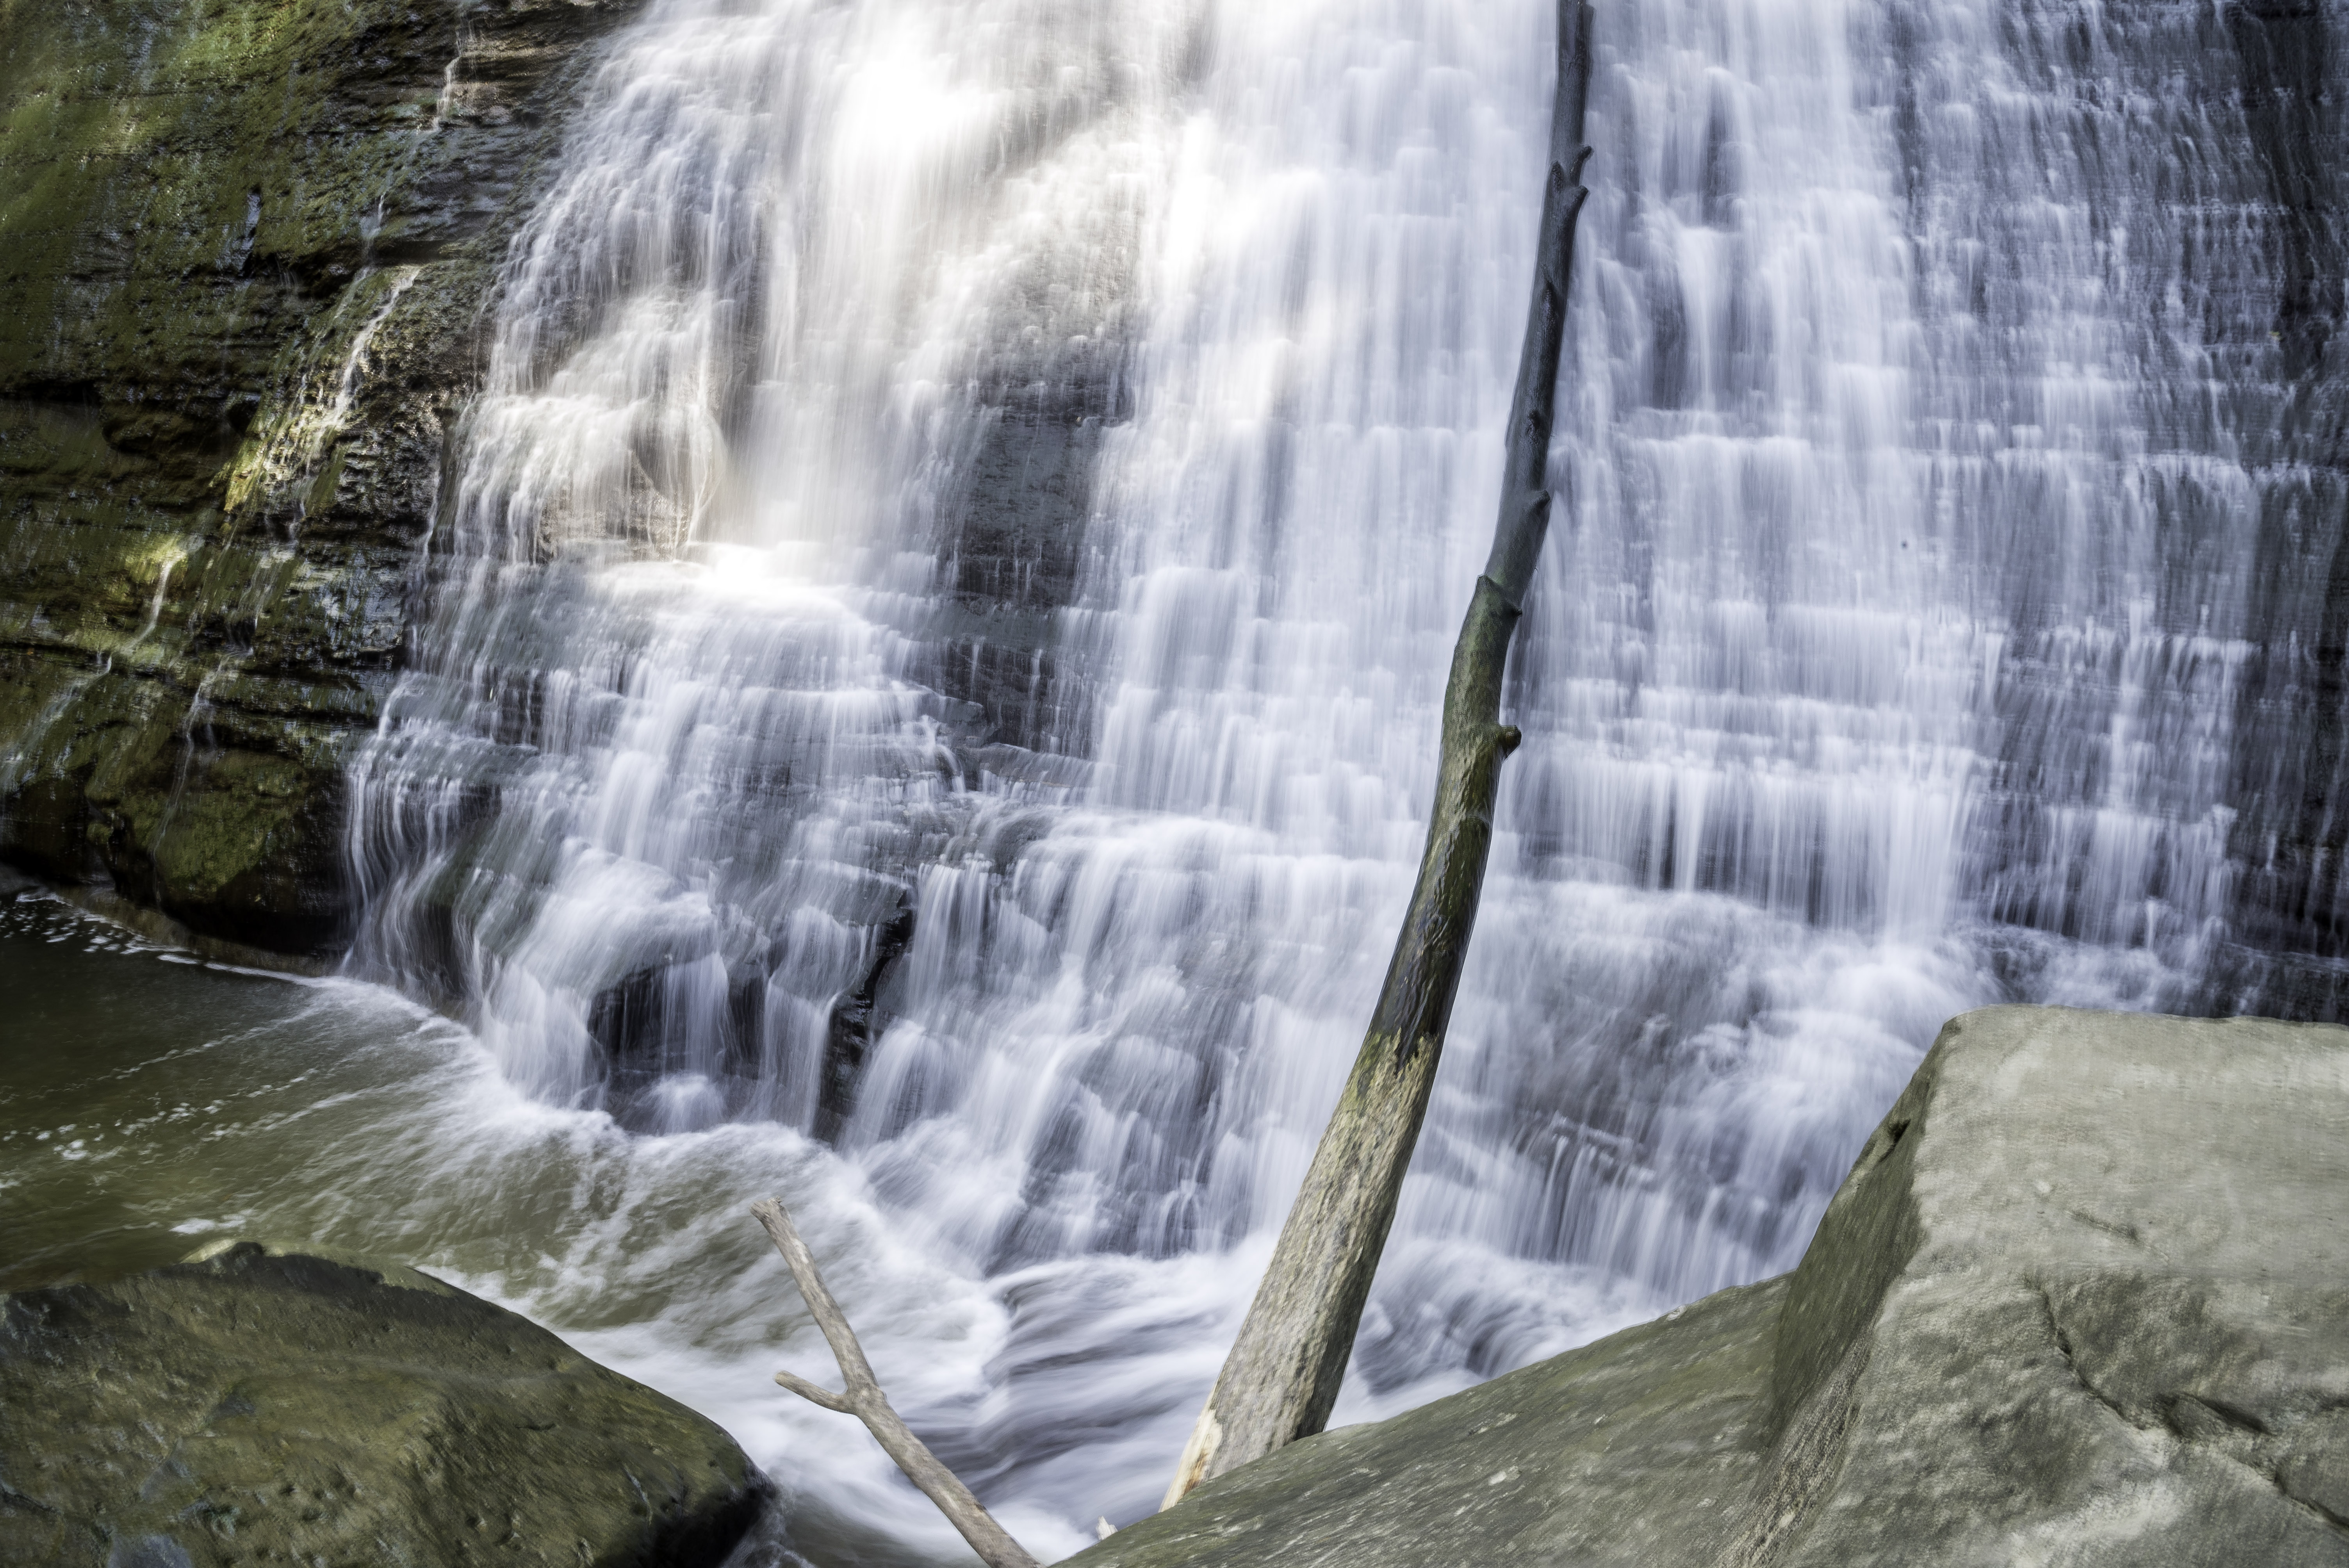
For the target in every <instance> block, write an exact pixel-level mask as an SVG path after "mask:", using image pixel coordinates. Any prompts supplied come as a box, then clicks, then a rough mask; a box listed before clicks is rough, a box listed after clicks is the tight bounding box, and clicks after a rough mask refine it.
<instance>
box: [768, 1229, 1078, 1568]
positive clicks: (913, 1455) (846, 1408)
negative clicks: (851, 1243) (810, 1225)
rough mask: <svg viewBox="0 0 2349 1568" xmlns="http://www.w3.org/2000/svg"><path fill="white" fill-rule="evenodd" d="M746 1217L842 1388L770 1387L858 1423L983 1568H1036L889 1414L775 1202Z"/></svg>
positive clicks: (850, 1332) (843, 1319)
mask: <svg viewBox="0 0 2349 1568" xmlns="http://www.w3.org/2000/svg"><path fill="white" fill-rule="evenodd" d="M750 1212H751V1214H752V1215H753V1216H755V1217H756V1218H757V1220H758V1222H759V1223H760V1224H761V1226H763V1227H764V1228H765V1230H766V1233H767V1234H768V1235H769V1236H771V1237H772V1238H773V1239H774V1243H775V1250H776V1251H777V1252H779V1253H782V1254H783V1262H784V1263H785V1264H788V1265H789V1266H790V1268H791V1271H792V1279H794V1280H796V1281H798V1282H799V1287H800V1295H802V1296H804V1297H806V1298H807V1304H808V1310H809V1311H810V1312H812V1313H813V1314H814V1315H815V1326H817V1327H818V1328H820V1329H822V1330H823V1337H824V1343H826V1344H827V1345H830V1346H832V1354H833V1359H834V1360H836V1361H838V1362H839V1363H840V1374H841V1377H843V1378H844V1379H846V1381H847V1384H848V1387H846V1388H845V1389H844V1390H843V1391H842V1392H840V1393H838V1394H835V1393H833V1392H832V1391H831V1390H830V1389H828V1388H823V1387H818V1386H817V1385H816V1384H813V1383H811V1382H809V1381H808V1380H807V1379H806V1378H804V1377H798V1376H796V1375H795V1374H793V1373H790V1372H778V1373H776V1374H775V1381H776V1382H778V1383H780V1384H781V1385H782V1386H783V1387H786V1388H788V1389H790V1390H791V1391H792V1393H794V1394H797V1395H798V1396H799V1397H800V1398H802V1399H806V1400H808V1401H810V1402H811V1403H813V1404H817V1405H821V1406H823V1408H825V1409H827V1410H837V1411H839V1412H840V1413H841V1414H843V1415H846V1416H854V1417H855V1418H857V1419H858V1420H860V1421H862V1422H864V1426H865V1429H866V1430H868V1431H870V1432H871V1433H872V1434H873V1436H874V1439H876V1440H878V1441H879V1443H880V1444H881V1447H882V1449H883V1450H884V1451H885V1452H886V1453H887V1454H888V1456H889V1457H890V1458H891V1459H893V1460H896V1461H897V1468H898V1469H899V1470H904V1471H905V1478H906V1479H907V1480H910V1481H912V1482H913V1483H914V1484H915V1485H916V1486H917V1487H920V1488H921V1489H922V1491H923V1492H924V1493H925V1494H926V1495H927V1496H928V1498H929V1500H930V1501H932V1502H935V1503H936V1504H937V1505H938V1511H939V1512H941V1513H943V1514H945V1515H946V1516H947V1523H949V1524H951V1525H953V1526H954V1527H955V1528H956V1529H957V1530H958V1531H960V1532H962V1538H963V1539H964V1540H965V1541H968V1542H970V1549H971V1550H972V1551H974V1552H976V1553H978V1555H979V1560H980V1561H981V1562H983V1563H986V1564H987V1565H988V1568H1037V1563H1036V1560H1035V1559H1034V1558H1033V1557H1030V1556H1029V1555H1028V1553H1027V1551H1026V1550H1025V1549H1024V1548H1022V1547H1021V1546H1020V1544H1019V1542H1017V1541H1014V1540H1012V1539H1011V1534H1010V1532H1009V1531H1007V1530H1005V1529H1004V1528H1003V1526H1001V1525H999V1524H998V1523H996V1522H995V1518H994V1516H993V1515H992V1514H990V1513H988V1511H987V1510H986V1509H985V1508H983V1507H981V1506H980V1505H979V1501H978V1499H977V1498H976V1497H973V1496H972V1495H971V1491H970V1488H968V1487H967V1486H965V1485H963V1484H962V1480H961V1479H960V1478H959V1477H957V1475H956V1474H955V1473H954V1471H952V1470H948V1469H947V1467H946V1466H945V1465H943V1464H941V1463H940V1462H939V1461H938V1457H937V1456H936V1454H934V1453H932V1452H930V1450H929V1449H928V1448H927V1447H926V1446H925V1445H924V1443H923V1442H922V1439H919V1438H917V1437H916V1436H914V1434H913V1432H912V1431H911V1430H910V1429H908V1428H907V1427H906V1425H905V1422H904V1421H903V1420H901V1419H899V1418H898V1416H897V1412H896V1411H895V1410H893V1409H891V1408H889V1400H888V1397H887V1396H886V1395H885V1394H883V1393H882V1392H881V1384H880V1381H879V1380H878V1379H877V1378H875V1377H874V1376H873V1367H872V1364H871V1363H869V1362H867V1361H866V1360H865V1359H864V1346H861V1345H859V1344H857V1342H856V1331H855V1330H854V1329H853V1328H851V1327H849V1326H848V1317H847V1315H845V1314H844V1313H843V1312H842V1311H841V1310H840V1304H839V1303H838V1302H836V1301H834V1300H833V1299H832V1292H831V1291H830V1290H828V1289H826V1288H825V1286H824V1283H823V1274H820V1273H818V1272H817V1270H816V1266H815V1256H814V1254H813V1253H810V1252H809V1251H808V1249H807V1243H805V1242H803V1241H802V1240H800V1233H799V1232H798V1230H797V1229H795V1228H794V1227H793V1226H792V1217H791V1215H790V1214H789V1213H788V1212H785V1211H784V1209H783V1205H782V1202H781V1200H780V1199H775V1198H761V1199H760V1200H759V1201H758V1202H755V1203H753V1204H751V1205H750Z"/></svg>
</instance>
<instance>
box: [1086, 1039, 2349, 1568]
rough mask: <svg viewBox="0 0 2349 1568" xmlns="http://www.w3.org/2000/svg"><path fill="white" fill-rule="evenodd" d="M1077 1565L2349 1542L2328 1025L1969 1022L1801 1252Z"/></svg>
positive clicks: (2239, 1566)
mask: <svg viewBox="0 0 2349 1568" xmlns="http://www.w3.org/2000/svg"><path fill="white" fill-rule="evenodd" d="M1071 1561H1072V1562H1074V1563H1082V1564H1085V1565H1086V1568H1112V1565H1116V1568H1162V1565H1171V1564H1175V1563H1201V1564H1204V1563H1216V1564H1217V1565H1218V1568H1247V1565H1251V1564H1258V1563H1262V1564H1271V1563H1279V1564H1281V1565H1282V1568H1319V1565H1325V1564H1326V1565H1339V1564H1342V1565H1343V1568H1389V1565H1392V1568H1437V1565H1448V1564H1454V1563H1460V1564H1466V1563H1475V1564H1480V1565H1482V1564H1495V1563H1544V1564H1552V1563H1555V1564H1567V1563H1577V1564H1580V1563H1592V1564H1596V1563H1620V1564H1633V1563H1637V1564H1640V1565H1641V1568H1671V1565H1678V1564H1688V1565H1692V1568H1824V1565H1827V1564H1834V1565H1837V1568H1841V1565H1845V1564H1859V1563H1881V1564H1894V1563H1898V1564H1902V1565H1904V1568H1906V1565H1922V1564H1952V1565H1954V1564H1960V1563H1964V1564H1983V1565H1986V1568H1987V1565H2005V1564H2019V1563H2032V1564H2067V1565H2078V1568H2090V1565H2106V1564H2110V1565H2114V1568H2118V1565H2120V1564H2130V1565H2144V1564H2178V1565H2181V1568H2186V1565H2209V1568H2243V1565H2249V1564H2259V1565H2261V1568H2286V1565H2292V1564H2314V1563H2326V1564H2349V1030H2344V1029H2339V1028H2333V1027H2317V1026H2292V1025H2282V1024H2271V1023H2264V1022H2255V1021H2250V1020H2238V1021H2233V1022H2227V1023H2211V1022H2200V1021H2189V1020H2185V1019H2176V1018H2153V1017H2143V1016H2116V1015H2106V1014H2095V1013H2083V1012H2073V1011H2066V1010H2061V1009H2053V1008H2027V1007H1998V1008H1991V1009H1986V1010H1984V1011H1982V1012H1978V1013H1970V1014H1968V1015H1966V1016H1963V1017H1961V1018H1959V1019H1957V1020H1955V1021H1954V1022H1952V1023H1951V1025H1950V1026H1948V1027H1947V1028H1946V1029H1944V1030H1943V1031H1942V1033H1941V1037H1940V1040H1939V1042H1937V1043H1936V1045H1935V1046H1934V1047H1933V1050H1932V1052H1931V1054H1930V1056H1928V1057H1926V1059H1925V1062H1924V1064H1923V1065H1922V1066H1921V1067H1920V1068H1919V1069H1918V1071H1917V1076H1916V1078H1915V1079H1914V1080H1913V1081H1912V1082H1911V1083H1910V1084H1909V1088H1908V1090H1907V1092H1906V1093H1904V1094H1903V1095H1902V1096H1901V1098H1900V1100H1899V1103H1898V1104H1897V1105H1895V1106H1894V1107H1893V1109H1892V1111H1891V1114H1890V1115H1889V1116H1887V1117H1886V1118H1885V1119H1884V1122H1883V1124H1882V1126H1880V1127H1879V1128H1878V1130H1877V1131H1876V1133H1875V1135H1874V1136H1873V1137H1872V1138H1871V1139H1870V1140H1868V1146H1867V1148H1866V1149H1865V1150H1862V1152H1861V1154H1860V1157H1859V1160H1858V1162H1857V1164H1856V1165H1855V1166H1854V1167H1853V1170H1852V1173H1851V1175H1850V1177H1849V1178H1847V1180H1846V1181H1845V1182H1844V1185H1843V1188H1842V1190H1841V1191H1839V1192H1838V1193H1837V1196H1836V1199H1835V1201H1834V1202H1833V1204H1832V1205H1831V1206H1830V1207H1829V1209H1828V1211H1827V1214H1826V1219H1825V1221H1824V1222H1822V1223H1821V1225H1820V1227H1819V1232H1818V1235H1817V1237H1816V1240H1815V1241H1814V1242H1813V1243H1812V1245H1811V1248H1810V1251H1809V1252H1808V1253H1806V1256H1805V1257H1804V1260H1803V1263H1802V1266H1801V1267H1800V1268H1798V1269H1797V1270H1796V1271H1795V1273H1794V1274H1791V1275H1788V1276H1786V1277H1785V1279H1781V1280H1775V1281H1772V1282H1770V1283H1768V1284H1762V1285H1756V1286H1753V1287H1750V1288H1747V1289H1744V1290H1733V1291H1727V1292H1723V1294H1721V1295H1715V1296H1713V1297H1710V1298H1708V1299H1706V1300H1704V1301H1702V1302H1699V1303H1697V1304H1696V1305H1692V1306H1690V1307H1687V1308H1684V1309H1682V1311H1680V1312H1676V1313H1674V1314H1671V1315H1670V1316H1668V1317H1667V1318H1665V1319H1663V1320H1661V1321H1659V1322H1656V1323H1651V1324H1649V1325H1647V1326H1643V1327H1640V1328H1636V1329H1632V1330H1630V1331H1629V1332H1627V1333H1624V1334H1619V1335H1617V1336H1613V1337H1612V1338H1609V1339H1606V1340H1602V1341H1600V1342H1599V1344H1596V1345H1593V1346H1588V1347H1586V1348H1584V1349H1582V1350H1578V1351H1575V1352H1572V1353H1570V1354H1568V1355H1566V1356H1562V1357H1557V1359H1555V1360H1552V1361H1547V1362H1544V1363H1542V1364H1540V1365H1538V1366H1535V1367H1526V1368H1525V1369H1523V1370H1522V1371H1518V1372H1516V1373H1512V1374H1510V1375H1509V1376H1507V1377H1499V1378H1495V1380H1493V1381H1492V1382H1490V1383H1487V1384H1485V1385H1483V1386H1482V1387H1476V1388H1473V1389H1470V1390H1469V1391H1467V1392H1466V1393H1464V1394H1460V1395H1457V1396H1454V1398H1449V1399H1444V1400H1439V1401H1437V1402H1436V1403H1435V1404H1433V1405H1430V1406H1428V1407H1426V1408H1423V1409H1420V1410H1415V1411H1413V1412H1412V1413H1410V1414H1408V1415H1405V1416H1402V1417H1398V1418H1395V1419H1393V1420H1391V1421H1386V1422H1382V1423H1380V1424H1378V1425H1375V1426H1367V1427H1357V1428H1352V1429H1345V1430H1340V1431H1336V1432H1330V1433H1328V1434H1326V1435H1324V1436H1322V1437H1319V1438H1314V1439H1309V1440H1307V1441H1305V1442H1301V1443H1298V1444H1294V1445H1292V1446H1291V1447H1289V1448H1288V1449H1283V1450H1282V1451H1280V1452H1279V1453H1277V1454H1275V1455H1273V1456H1271V1457H1270V1458H1268V1459H1266V1460H1261V1461H1259V1462H1257V1463H1256V1464H1253V1465H1249V1466H1247V1467H1245V1468H1243V1469H1241V1470H1236V1471H1234V1472H1232V1473H1231V1474H1230V1475H1228V1476H1226V1477H1224V1478H1222V1479H1220V1480H1216V1481H1214V1482H1211V1483H1209V1484H1208V1485H1206V1486H1204V1487H1202V1488H1200V1489H1199V1490H1198V1491H1196V1492H1195V1493H1193V1494H1192V1496H1191V1497H1190V1498H1188V1499H1186V1500H1185V1501H1184V1502H1183V1503H1182V1504H1180V1505H1179V1506H1177V1507H1175V1508H1174V1509H1171V1510H1169V1511H1166V1512H1164V1513H1162V1514H1159V1515H1156V1516H1155V1517H1154V1518H1152V1519H1148V1520H1145V1521H1143V1522H1141V1523H1139V1524H1137V1525H1135V1526H1133V1527H1132V1528H1130V1529H1127V1530H1125V1531H1123V1532H1119V1533H1118V1534H1117V1535H1115V1536H1112V1538H1111V1539H1110V1540H1109V1541H1107V1542H1103V1543H1102V1545H1100V1546H1098V1547H1095V1548H1093V1549H1092V1550H1091V1551H1089V1552H1086V1553H1082V1554H1081V1555H1080V1556H1079V1557H1077V1558H1075V1559H1072V1560H1071Z"/></svg>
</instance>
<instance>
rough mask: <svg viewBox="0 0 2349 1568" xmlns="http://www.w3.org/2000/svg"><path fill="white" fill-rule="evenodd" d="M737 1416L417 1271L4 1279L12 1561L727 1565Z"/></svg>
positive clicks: (258, 1269)
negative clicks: (690, 1401)
mask: <svg viewBox="0 0 2349 1568" xmlns="http://www.w3.org/2000/svg"><path fill="white" fill-rule="evenodd" d="M764 1492H765V1482H764V1480H762V1479H761V1477H760V1475H759V1473H758V1471H757V1470H755V1469H753V1468H752V1466H751V1464H750V1460H748V1459H747V1458H745V1457H744V1455H743V1453H742V1451H741V1449H739V1448H737V1447H736V1446H735V1445H734V1442H733V1440H732V1439H730V1438H728V1437H727V1435H726V1434H725V1433H724V1432H722V1431H720V1430H719V1429H718V1428H717V1427H716V1426H714V1425H712V1424H711V1423H710V1422H709V1421H707V1420H705V1419H703V1418H701V1417H699V1416H698V1415H695V1414H694V1413H693V1412H692V1411H690V1410H688V1409H687V1408H685V1407H684V1406H682V1405H679V1404H678V1403H676V1402H675V1401H674V1400H671V1399H667V1398H663V1397H662V1396H661V1395H658V1394H656V1393H654V1392H653V1391H652V1390H651V1389H649V1388H646V1387H642V1386H640V1385H638V1384H636V1383H632V1382H630V1381H629V1380H628V1379H627V1378H626V1377H621V1376H620V1375H619V1374H617V1373H616V1372H612V1371H609V1370H606V1369H605V1368H604V1367H598V1366H596V1365H595V1363H594V1362H592V1361H589V1360H587V1359H586V1358H585V1357H581V1356H579V1355H577V1354H575V1353H574V1352H573V1351H572V1350H571V1348H570V1347H569V1346H566V1345H564V1343H563V1342H562V1341H561V1340H559V1339H557V1338H555V1336H553V1335H552V1334H549V1333H547V1332H546V1331H545V1330H544V1329H542V1328H539V1327H537V1326H535V1325H533V1324H531V1323H529V1322H527V1321H525V1320H524V1319H523V1318H520V1317H517V1316H515V1315H513V1314H512V1313H510V1312H506V1311H504V1310H502V1308H499V1307H495V1306H492V1305H490V1304H489V1303H488V1302H485V1301H482V1300H480V1299H479V1298H477V1297H475V1296H471V1295H466V1294H465V1293H464V1292H462V1291H460V1290H455V1289H452V1288H450V1286H448V1285H446V1284H441V1283H440V1281H438V1280H435V1279H432V1278H430V1277H429V1276H427V1275H424V1274H417V1273H415V1272H413V1271H412V1270H407V1269H400V1268H384V1267H378V1266H375V1265H368V1266H364V1267H362V1266H355V1265H353V1264H346V1263H339V1262H335V1261H331V1260H328V1259H325V1258H318V1257H309V1256H304V1255H300V1254H293V1255H278V1254H273V1253H269V1252H268V1251H266V1250H265V1249H264V1248H262V1247H260V1246H257V1245H254V1244H253V1243H243V1244H239V1245H236V1246H233V1247H231V1248H229V1249H227V1250H225V1251H224V1252H222V1253H220V1254H218V1255H216V1256H213V1257H212V1258H209V1259H207V1260H205V1261H202V1262H197V1263H188V1264H179V1265H176V1266H174V1267H171V1268H167V1269H160V1270H158V1271H156V1272H155V1273H153V1274H140V1275H136V1276H134V1277H132V1278H129V1279H127V1280H122V1281H119V1282H117V1283H115V1284H99V1285H91V1284H78V1285H63V1286H58V1287H56V1288H53V1289H48V1290H35V1291H25V1292H21V1293H19V1294H17V1295H10V1296H5V1297H0V1561H5V1562H8V1563H44V1564H53V1565H55V1568H75V1565H78V1564H88V1565H89V1568H98V1564H100V1563H104V1564H109V1568H129V1565H131V1564H137V1565H138V1568H174V1565H176V1568H193V1565H194V1564H199V1563H202V1564H222V1565H225V1564H228V1563H352V1564H358V1563H445V1564H450V1565H451V1568H453V1565H455V1564H459V1563H490V1562H495V1563H549V1564H554V1563H561V1564H566V1565H568V1564H578V1563H595V1564H598V1565H600V1568H630V1565H636V1564H642V1565H644V1568H652V1565H654V1564H660V1565H662V1568H691V1565H695V1564H702V1563H716V1562H718V1561H719V1559H720V1558H722V1557H724V1556H725V1554H726V1553H727V1552H728V1550H729V1549H730V1548H731V1547H732V1546H733V1544H734V1543H735V1542H737V1541H738V1540H739V1539H740V1537H741V1535H742V1533H743V1532H744V1531H745V1530H746V1529H748V1528H749V1526H750V1521H751V1519H752V1518H753V1517H754V1516H755V1515H756V1514H757V1512H758V1511H759V1509H760V1506H761V1499H762V1497H763V1495H764Z"/></svg>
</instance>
